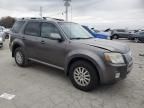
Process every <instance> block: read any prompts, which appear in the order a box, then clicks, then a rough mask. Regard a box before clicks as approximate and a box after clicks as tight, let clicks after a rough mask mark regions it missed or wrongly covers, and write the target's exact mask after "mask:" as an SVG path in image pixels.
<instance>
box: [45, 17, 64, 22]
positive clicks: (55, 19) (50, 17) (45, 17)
mask: <svg viewBox="0 0 144 108" xmlns="http://www.w3.org/2000/svg"><path fill="white" fill-rule="evenodd" d="M43 19H51V20H58V21H64V20H63V19H59V18H51V17H43Z"/></svg>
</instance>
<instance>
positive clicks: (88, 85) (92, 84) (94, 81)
mask: <svg viewBox="0 0 144 108" xmlns="http://www.w3.org/2000/svg"><path fill="white" fill-rule="evenodd" d="M82 69H84V70H83V73H81V76H80V74H78V73H79V72H80V71H78V70H82ZM81 72H82V71H81ZM69 73H70V74H69V75H70V80H71V82H72V84H73V85H74V86H75V87H76V88H77V89H80V90H82V91H91V90H94V89H95V88H96V87H97V85H98V82H99V78H98V74H97V71H96V69H95V68H94V67H93V66H92V64H91V63H89V62H86V61H77V62H74V63H73V64H72V65H71V67H70V70H69ZM84 73H85V77H86V78H85V80H83V81H82V77H83V79H84V76H83V75H84ZM80 77H81V81H80V80H79V79H80ZM86 79H87V80H86ZM88 79H89V80H88ZM85 81H87V82H85ZM82 82H83V83H82ZM84 82H85V83H84Z"/></svg>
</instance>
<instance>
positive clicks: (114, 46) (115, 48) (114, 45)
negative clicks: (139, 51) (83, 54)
mask: <svg viewBox="0 0 144 108" xmlns="http://www.w3.org/2000/svg"><path fill="white" fill-rule="evenodd" d="M78 42H79V43H81V44H85V45H89V46H93V47H98V48H102V49H105V50H109V51H112V52H119V53H123V54H124V53H127V52H128V51H129V50H130V48H129V47H128V46H127V45H126V44H124V43H120V42H115V41H111V40H104V39H83V40H79V41H78Z"/></svg>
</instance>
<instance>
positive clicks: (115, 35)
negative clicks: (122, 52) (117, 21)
mask: <svg viewBox="0 0 144 108" xmlns="http://www.w3.org/2000/svg"><path fill="white" fill-rule="evenodd" d="M131 35H132V33H130V32H129V31H128V30H125V29H115V30H112V32H111V38H112V39H119V38H126V39H128V38H129V37H130V36H131Z"/></svg>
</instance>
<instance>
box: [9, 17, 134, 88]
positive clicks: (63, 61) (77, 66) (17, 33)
mask: <svg viewBox="0 0 144 108" xmlns="http://www.w3.org/2000/svg"><path fill="white" fill-rule="evenodd" d="M10 49H11V51H12V57H14V58H15V61H16V63H17V65H19V66H21V67H23V66H27V65H28V63H29V61H34V62H38V63H42V64H44V65H48V66H51V67H54V68H57V69H60V70H63V71H64V72H65V73H66V75H67V76H69V78H70V80H71V82H72V84H73V85H74V86H75V87H76V88H78V89H80V90H83V91H90V90H93V89H94V88H96V87H97V85H98V84H109V83H114V82H116V81H117V80H120V79H124V78H126V76H127V74H128V73H129V72H130V71H131V70H132V66H133V60H132V55H131V51H130V48H129V47H128V46H127V45H125V44H122V43H118V42H113V41H110V40H100V39H95V38H94V37H93V36H91V35H90V34H89V33H88V32H87V31H86V30H85V29H83V27H81V26H80V25H79V24H77V23H72V22H65V21H61V20H58V19H52V18H51V19H50V18H48V19H47V18H41V19H39V18H30V19H25V18H23V19H18V20H17V21H16V23H15V24H14V26H13V28H12V30H11V33H10Z"/></svg>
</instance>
